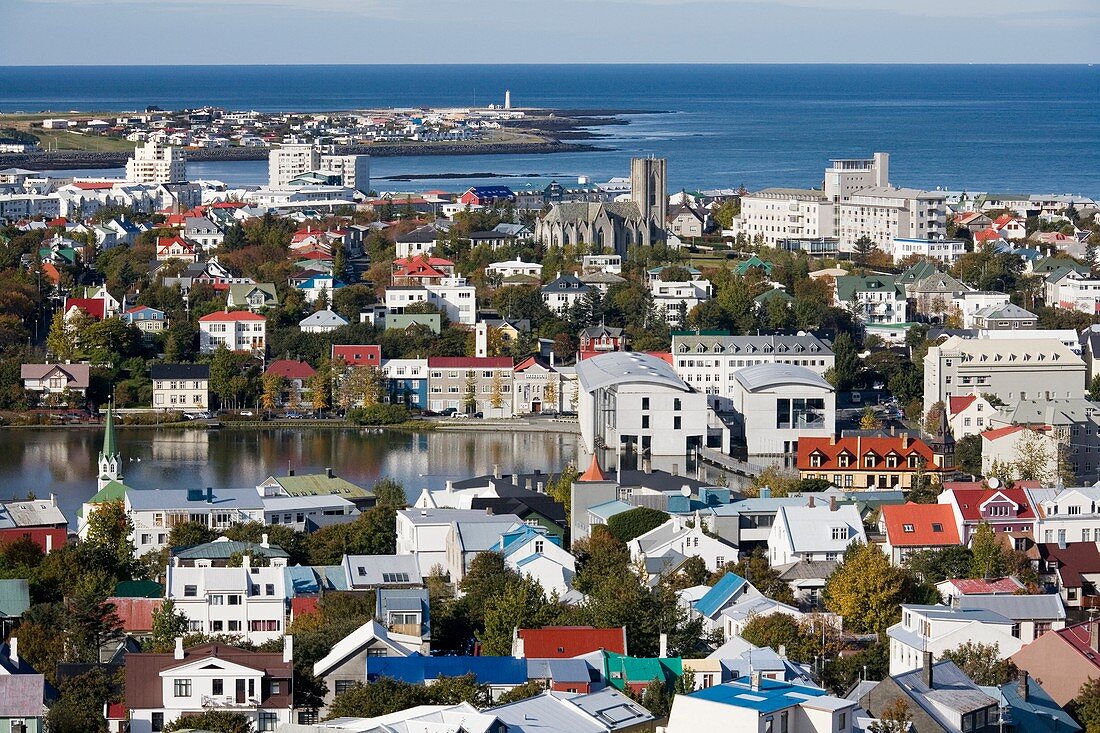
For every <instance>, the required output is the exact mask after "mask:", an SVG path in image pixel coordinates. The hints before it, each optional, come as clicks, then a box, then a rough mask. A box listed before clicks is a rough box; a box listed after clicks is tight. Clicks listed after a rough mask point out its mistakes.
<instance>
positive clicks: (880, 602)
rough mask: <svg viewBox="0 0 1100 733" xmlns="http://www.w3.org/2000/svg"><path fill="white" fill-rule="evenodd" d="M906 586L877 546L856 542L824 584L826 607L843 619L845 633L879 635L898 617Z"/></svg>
mask: <svg viewBox="0 0 1100 733" xmlns="http://www.w3.org/2000/svg"><path fill="white" fill-rule="evenodd" d="M907 585H908V578H907V576H906V574H905V572H904V571H903V570H901V569H900V568H896V567H894V566H893V565H892V564H891V563H890V558H888V557H887V556H886V555H885V554H884V553H883V552H882V550H880V549H879V548H878V546H877V545H873V544H863V543H862V542H856V543H854V544H852V545H849V546H848V549H847V550H846V551H845V553H844V559H843V560H841V562H840V565H838V566H837V569H836V570H835V571H834V572H833V574H832V575H830V576H829V579H828V580H827V581H826V583H825V607H826V608H827V609H829V610H830V611H832V612H834V613H837V614H840V615H841V616H843V617H844V626H845V628H846V629H849V630H851V631H855V632H856V633H879V634H881V633H883V632H885V631H886V627H887V626H889V625H890V624H892V623H894V622H895V621H896V620H897V619H898V617H899V616H900V615H901V604H902V603H903V602H904V600H905V592H906V587H907Z"/></svg>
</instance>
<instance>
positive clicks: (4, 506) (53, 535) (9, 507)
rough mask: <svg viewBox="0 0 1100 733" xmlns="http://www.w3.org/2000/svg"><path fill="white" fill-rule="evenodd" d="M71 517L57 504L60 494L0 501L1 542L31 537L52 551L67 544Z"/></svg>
mask: <svg viewBox="0 0 1100 733" xmlns="http://www.w3.org/2000/svg"><path fill="white" fill-rule="evenodd" d="M68 536H69V520H68V519H66V518H65V515H64V514H63V513H62V512H61V510H60V509H59V508H58V507H57V497H55V496H53V495H51V496H50V498H49V499H29V500H26V501H6V502H3V503H0V545H6V544H8V543H10V542H15V541H16V540H20V539H29V540H31V541H32V542H34V543H35V544H36V545H38V546H39V547H41V548H42V551H43V552H49V551H50V550H52V549H54V548H55V547H60V546H61V545H63V544H65V541H66V540H67V539H68Z"/></svg>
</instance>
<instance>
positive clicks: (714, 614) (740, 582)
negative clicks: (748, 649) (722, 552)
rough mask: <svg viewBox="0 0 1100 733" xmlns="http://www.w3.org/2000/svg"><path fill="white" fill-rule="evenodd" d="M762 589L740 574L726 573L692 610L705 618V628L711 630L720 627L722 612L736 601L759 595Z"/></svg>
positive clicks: (693, 604)
mask: <svg viewBox="0 0 1100 733" xmlns="http://www.w3.org/2000/svg"><path fill="white" fill-rule="evenodd" d="M759 595H760V591H758V590H756V588H755V587H754V586H753V585H752V583H750V582H748V581H747V580H745V579H744V578H742V577H741V576H740V575H737V574H736V573H730V572H727V573H725V574H724V575H723V576H722V577H721V578H719V580H718V582H717V583H715V584H714V585H713V586H711V587H710V588H709V589H708V590H707V591H706V592H705V593H704V594H703V595H702V596H701V597H700V598H699V599H698V600H696V601H695V602H693V603H692V604H691V610H692V612H694V613H695V614H697V615H698V616H701V617H702V619H703V628H704V630H706V631H709V630H711V629H714V628H718V627H719V626H720V623H721V614H722V611H724V610H725V609H726V608H729V607H730V606H731V605H732V604H734V603H735V602H737V601H739V600H741V599H744V598H749V597H752V596H759Z"/></svg>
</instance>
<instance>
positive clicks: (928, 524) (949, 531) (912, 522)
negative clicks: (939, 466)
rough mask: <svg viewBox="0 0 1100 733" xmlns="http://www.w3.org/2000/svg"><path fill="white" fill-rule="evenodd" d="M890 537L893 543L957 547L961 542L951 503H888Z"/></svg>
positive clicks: (885, 511) (884, 513)
mask: <svg viewBox="0 0 1100 733" xmlns="http://www.w3.org/2000/svg"><path fill="white" fill-rule="evenodd" d="M882 521H883V524H885V525H886V537H887V539H888V541H889V543H890V545H891V546H893V547H953V546H955V545H958V544H960V542H959V530H958V527H956V526H955V513H954V511H953V510H952V508H951V505H950V504H914V503H912V502H908V503H906V504H892V505H891V504H887V505H884V506H883V507H882Z"/></svg>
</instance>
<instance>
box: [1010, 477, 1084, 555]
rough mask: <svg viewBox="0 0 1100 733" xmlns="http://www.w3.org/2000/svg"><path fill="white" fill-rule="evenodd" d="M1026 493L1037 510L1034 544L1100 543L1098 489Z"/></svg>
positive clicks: (1080, 487)
mask: <svg viewBox="0 0 1100 733" xmlns="http://www.w3.org/2000/svg"><path fill="white" fill-rule="evenodd" d="M1025 491H1026V492H1027V495H1028V499H1030V501H1031V505H1032V506H1033V507H1035V510H1036V511H1035V515H1036V518H1035V530H1034V532H1033V533H1032V536H1033V537H1034V538H1035V541H1036V542H1046V543H1051V542H1057V543H1061V544H1069V543H1073V542H1100V487H1097V486H1077V487H1072V488H1063V489H1058V488H1049V489H1025Z"/></svg>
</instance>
